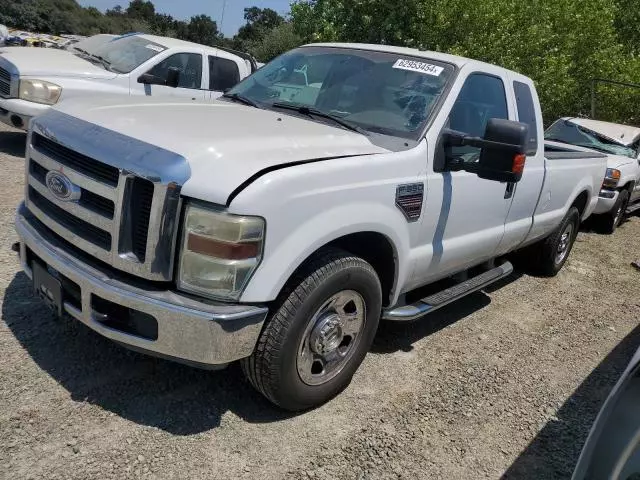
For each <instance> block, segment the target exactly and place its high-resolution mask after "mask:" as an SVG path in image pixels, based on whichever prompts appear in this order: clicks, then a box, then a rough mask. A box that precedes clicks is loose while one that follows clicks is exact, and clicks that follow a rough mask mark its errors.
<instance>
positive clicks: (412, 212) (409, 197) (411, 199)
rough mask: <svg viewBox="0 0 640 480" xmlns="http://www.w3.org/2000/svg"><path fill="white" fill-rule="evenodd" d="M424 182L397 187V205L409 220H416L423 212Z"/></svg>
mask: <svg viewBox="0 0 640 480" xmlns="http://www.w3.org/2000/svg"><path fill="white" fill-rule="evenodd" d="M423 201H424V183H407V184H405V185H398V186H397V187H396V207H398V208H399V209H400V210H401V211H402V213H404V216H405V217H407V220H408V221H409V222H415V221H417V220H418V219H419V218H420V215H421V214H422V203H423Z"/></svg>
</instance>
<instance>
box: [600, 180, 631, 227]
mask: <svg viewBox="0 0 640 480" xmlns="http://www.w3.org/2000/svg"><path fill="white" fill-rule="evenodd" d="M628 205H629V192H628V191H627V190H622V191H621V192H620V193H619V194H618V200H617V201H616V204H615V205H614V206H613V208H612V209H611V211H610V212H609V213H605V214H602V215H599V216H597V217H596V222H597V223H598V226H599V229H600V230H601V231H602V233H606V234H609V235H610V234H612V233H613V232H615V231H616V229H617V228H618V227H619V226H620V225H621V224H622V221H623V220H624V214H625V212H626V210H627V206H628Z"/></svg>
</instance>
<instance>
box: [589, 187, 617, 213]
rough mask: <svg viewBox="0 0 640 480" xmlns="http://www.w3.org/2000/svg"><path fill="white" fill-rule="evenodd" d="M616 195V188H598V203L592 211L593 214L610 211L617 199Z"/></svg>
mask: <svg viewBox="0 0 640 480" xmlns="http://www.w3.org/2000/svg"><path fill="white" fill-rule="evenodd" d="M618 195H619V192H618V191H616V190H605V189H602V190H600V193H599V194H598V203H597V205H596V209H595V210H594V212H593V213H594V214H595V215H601V214H603V213H609V212H611V211H612V210H613V207H614V206H615V204H616V202H617V201H618Z"/></svg>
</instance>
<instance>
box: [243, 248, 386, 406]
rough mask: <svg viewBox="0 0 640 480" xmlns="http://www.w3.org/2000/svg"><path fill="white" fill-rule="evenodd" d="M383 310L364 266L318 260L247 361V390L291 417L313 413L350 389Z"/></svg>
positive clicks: (331, 255) (339, 257)
mask: <svg viewBox="0 0 640 480" xmlns="http://www.w3.org/2000/svg"><path fill="white" fill-rule="evenodd" d="M381 309H382V290H381V287H380V280H379V279H378V276H377V274H376V272H375V270H374V269H373V267H372V266H371V265H370V264H369V263H367V262H366V261H364V260H363V259H362V258H359V257H355V256H353V255H350V254H348V253H347V252H344V251H341V250H337V249H331V250H325V251H324V252H321V253H320V254H319V255H318V256H316V258H315V259H314V260H313V261H311V262H310V263H309V264H308V266H307V267H306V268H303V269H302V270H301V271H300V272H299V273H298V274H296V275H294V277H293V278H292V279H291V280H290V281H289V283H288V284H287V286H286V287H285V289H284V291H283V293H282V294H281V295H280V297H279V298H278V300H277V301H276V305H275V306H274V308H273V310H272V313H271V314H270V316H269V318H268V319H267V321H266V323H265V327H264V329H263V331H262V333H261V335H260V338H259V340H258V344H257V346H256V349H255V351H254V353H253V354H252V355H251V357H249V358H246V359H244V360H242V362H241V365H242V369H243V372H244V374H245V375H246V377H247V379H248V380H249V382H250V383H251V384H252V385H253V386H254V387H255V388H256V389H257V390H258V391H259V392H261V393H262V394H263V395H264V396H265V397H267V398H268V399H269V400H270V401H271V402H273V403H275V404H276V405H278V406H280V407H282V408H284V409H287V410H291V411H301V410H306V409H309V408H312V407H317V406H319V405H322V404H323V403H325V402H327V401H328V400H330V399H332V398H333V397H334V396H335V395H337V394H338V393H340V392H341V391H342V390H343V389H344V388H346V387H347V385H348V384H349V383H350V382H351V378H352V376H353V374H354V373H355V371H356V370H357V369H358V367H359V366H360V364H361V363H362V361H363V359H364V357H365V355H366V354H367V351H368V350H369V348H370V346H371V343H372V342H373V338H374V336H375V334H376V331H377V328H378V322H379V320H380V313H381Z"/></svg>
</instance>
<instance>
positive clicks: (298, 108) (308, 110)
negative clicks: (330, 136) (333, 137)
mask: <svg viewBox="0 0 640 480" xmlns="http://www.w3.org/2000/svg"><path fill="white" fill-rule="evenodd" d="M271 106H272V107H275V108H282V109H285V110H293V111H294V112H298V113H301V114H303V115H308V116H310V117H311V116H316V117H322V118H327V119H329V120H333V121H334V122H335V123H337V124H338V125H341V126H343V127H344V128H346V129H347V130H351V131H352V132H357V133H360V134H362V135H366V136H369V132H367V131H366V130H365V129H364V128H361V127H358V126H357V125H354V124H353V123H351V122H348V121H347V120H344V119H342V118H340V117H337V116H335V115H331V114H330V113H327V112H323V111H322V110H318V109H317V108H314V107H308V106H306V105H296V104H294V103H282V102H275V103H273V104H271Z"/></svg>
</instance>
